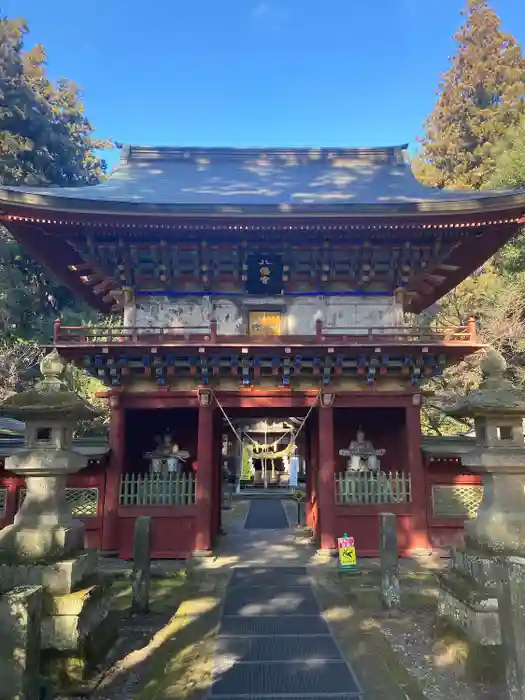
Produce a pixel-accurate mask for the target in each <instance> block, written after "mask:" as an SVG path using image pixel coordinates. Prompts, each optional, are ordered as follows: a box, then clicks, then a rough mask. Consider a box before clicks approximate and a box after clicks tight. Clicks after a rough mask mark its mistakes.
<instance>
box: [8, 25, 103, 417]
mask: <svg viewBox="0 0 525 700" xmlns="http://www.w3.org/2000/svg"><path fill="white" fill-rule="evenodd" d="M27 33H28V27H27V24H26V22H25V21H24V20H22V19H14V20H9V19H7V18H2V17H0V183H3V184H15V185H16V184H26V185H36V186H43V185H67V186H76V185H90V184H95V183H97V182H99V181H100V179H101V178H102V177H103V176H104V173H105V170H106V165H105V162H104V161H103V160H100V159H99V158H98V157H97V155H96V152H97V150H98V149H102V148H106V147H109V146H110V145H111V144H110V141H100V140H97V139H95V138H94V137H93V127H92V125H91V124H90V122H89V121H88V119H87V118H86V116H85V115H84V106H83V104H82V101H81V93H80V90H79V88H78V87H77V86H76V85H75V84H74V83H73V82H71V81H70V80H67V79H66V78H61V79H60V80H58V81H56V82H53V81H51V80H50V79H49V77H48V76H47V74H46V52H45V49H44V48H43V46H41V45H39V44H38V45H36V46H34V47H33V48H31V49H29V50H25V49H24V40H25V39H26V38H27ZM57 317H60V318H61V320H62V322H63V323H64V324H66V325H67V324H71V325H80V324H83V323H97V325H102V324H104V323H105V322H106V320H105V319H104V318H100V316H99V315H98V314H96V313H95V312H93V311H92V310H91V309H89V308H88V307H87V306H86V305H85V304H84V303H83V302H80V301H79V300H78V299H77V298H76V297H75V295H74V294H73V293H72V292H71V291H70V290H69V289H68V288H67V287H65V286H64V285H62V284H61V283H60V282H59V281H58V280H56V279H54V277H53V276H52V275H51V274H50V273H49V272H48V271H47V270H46V268H44V267H43V266H41V265H40V264H39V263H38V262H36V261H35V260H33V259H32V258H31V257H30V256H29V255H27V253H26V252H25V250H24V249H23V248H22V247H21V246H19V245H18V243H17V242H16V241H14V240H13V238H12V237H11V236H10V235H9V233H8V232H7V231H6V230H5V229H4V228H2V227H1V226H0V333H1V338H2V341H1V343H0V398H2V397H5V396H7V395H9V393H12V392H13V391H18V390H19V389H20V388H21V387H22V386H23V385H24V384H25V383H26V382H27V381H31V380H32V379H33V378H34V376H36V375H37V374H38V371H37V369H38V361H39V360H40V357H41V354H42V352H41V351H40V350H39V348H38V343H39V342H44V343H46V342H50V340H51V334H52V325H53V321H54V320H55V319H56V318H57ZM67 381H68V383H69V385H70V386H71V388H73V389H74V390H76V391H78V392H79V393H81V394H82V395H84V396H86V397H88V398H89V399H90V400H92V401H93V402H94V403H98V404H99V407H101V406H100V401H97V400H96V399H95V397H94V395H95V393H96V391H98V390H100V388H101V384H100V382H98V381H97V380H96V379H91V378H89V377H87V376H86V375H84V373H83V372H81V371H80V370H77V369H76V368H74V367H70V368H68V371H67ZM103 420H104V418H102V421H103Z"/></svg>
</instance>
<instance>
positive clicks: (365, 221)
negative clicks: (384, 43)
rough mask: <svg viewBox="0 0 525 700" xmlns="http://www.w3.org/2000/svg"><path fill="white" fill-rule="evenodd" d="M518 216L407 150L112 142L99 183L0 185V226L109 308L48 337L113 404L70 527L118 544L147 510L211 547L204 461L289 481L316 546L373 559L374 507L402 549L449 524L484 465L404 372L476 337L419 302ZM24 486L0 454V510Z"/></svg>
mask: <svg viewBox="0 0 525 700" xmlns="http://www.w3.org/2000/svg"><path fill="white" fill-rule="evenodd" d="M524 214H525V194H524V193H522V192H511V193H497V192H465V191H462V192H455V191H448V190H438V189H432V188H427V187H424V186H423V185H421V184H420V183H419V182H418V181H417V180H416V179H415V178H414V176H413V174H412V171H411V168H410V165H409V163H408V161H407V158H406V147H405V146H400V147H392V148H375V149H342V148H326V149H310V150H309V149H295V148H293V149H292V148H286V149H285V148H283V149H274V148H272V149H233V148H224V149H223V148H149V147H138V146H137V147H136V146H131V147H126V148H124V149H122V151H121V162H120V165H119V167H118V168H116V169H115V170H114V172H113V173H112V174H111V175H110V176H109V177H108V178H107V179H106V180H105V181H104V182H102V183H101V184H98V185H91V186H80V187H47V188H31V187H7V186H3V187H1V188H0V223H1V224H3V225H4V226H5V227H6V228H7V229H8V231H9V232H10V233H11V234H12V235H13V236H14V237H15V238H16V239H17V240H18V241H19V242H20V243H21V244H22V245H23V246H24V247H25V249H26V250H27V251H28V253H30V254H31V255H32V256H33V257H34V258H36V259H37V260H39V261H40V262H41V263H43V264H44V265H45V266H46V267H47V268H48V269H49V270H50V272H51V273H53V274H54V275H55V276H57V277H58V278H59V279H60V280H61V281H62V282H63V283H64V284H65V285H67V286H68V287H69V288H70V289H71V290H73V291H74V292H75V293H76V294H77V295H78V297H79V298H81V299H83V300H84V301H86V302H87V303H88V304H89V305H91V307H93V309H96V310H98V311H100V312H102V313H104V314H107V315H108V317H109V315H112V320H111V323H104V324H103V325H100V326H99V327H95V326H89V327H68V326H65V325H63V324H62V323H61V322H60V320H57V321H56V323H55V327H54V333H53V341H52V345H53V347H54V348H55V349H56V350H57V351H58V352H59V353H60V355H62V356H63V357H64V358H65V359H66V360H68V361H69V362H72V363H74V364H75V365H76V366H78V367H81V368H83V369H84V370H85V371H86V372H88V373H90V374H92V375H93V376H95V377H98V378H99V379H100V380H101V381H102V382H103V383H104V384H105V386H106V392H105V396H106V397H107V400H108V403H109V407H110V421H109V436H108V441H107V443H106V444H105V445H104V444H102V443H103V441H102V443H101V444H100V445H99V446H98V447H97V448H95V447H93V446H92V447H87V446H86V444H84V443H83V444H82V445H80V447H79V449H83V450H84V451H86V450H88V451H89V450H91V452H90V454H91V455H92V458H91V461H90V463H89V466H88V467H87V468H86V469H85V470H84V471H83V472H80V473H79V474H77V475H75V476H74V480H73V481H72V482H71V483H69V484H68V493H69V494H70V495H69V497H70V500H71V502H72V506H73V512H74V514H76V515H78V516H79V517H83V518H84V519H85V523H86V532H87V536H88V540H89V544H90V546H94V547H97V548H99V549H100V550H101V551H102V552H104V553H108V554H109V553H117V554H118V555H120V556H121V557H130V556H131V553H132V533H133V526H134V520H135V518H136V517H137V516H138V515H151V516H152V519H153V523H152V556H154V557H186V556H188V555H190V554H192V553H195V554H196V553H206V552H208V551H210V549H211V548H212V547H213V543H214V539H215V537H216V536H217V535H218V533H219V531H220V526H221V523H220V518H221V490H222V485H223V481H224V478H223V477H224V474H225V467H228V469H229V473H230V480H231V482H232V485H233V488H234V489H235V490H237V491H239V490H241V491H242V489H244V488H246V489H247V492H251V491H253V490H255V489H257V488H279V489H282V490H283V493H286V492H287V491H290V490H293V489H295V488H297V487H300V488H304V490H305V492H306V504H307V516H306V517H307V522H308V525H309V526H310V527H311V528H312V529H313V531H314V533H315V535H316V537H317V541H318V546H319V548H320V549H323V550H333V549H334V548H335V547H336V540H337V537H340V536H342V535H343V533H345V532H347V533H349V534H351V535H353V536H354V538H355V541H356V547H357V552H358V555H360V556H373V555H376V554H377V551H378V545H379V523H378V514H379V513H380V512H381V511H384V510H385V509H386V510H388V511H390V512H394V513H396V514H397V516H398V518H397V520H398V526H399V541H400V548H401V553H402V554H410V553H414V552H416V551H430V550H432V549H433V548H436V547H444V546H447V545H448V544H450V543H451V542H453V541H454V540H455V538H457V537H458V533H460V532H461V529H462V526H463V521H464V519H465V517H468V515H469V513H468V512H466V511H467V510H468V508H467V506H465V507H464V508H463V510H461V507H460V506H461V504H460V506H458V508H457V509H456V510H454V508H453V505H454V498H456V497H455V496H454V493H457V489H458V488H460V489H464V490H465V489H477V491H470V492H469V494H470V495H469V498H470V496H472V498H473V499H474V500H475V499H476V498H477V496H476V494H478V495H479V490H480V488H481V486H480V484H481V482H480V480H479V477H477V476H476V475H472V474H470V473H468V472H467V471H466V470H464V469H463V467H462V465H461V451H462V450H464V449H466V447H465V444H466V441H468V440H469V439H468V438H458V439H457V440H456V439H454V438H450V439H448V440H447V439H443V440H440V439H439V438H424V437H422V434H421V426H420V412H421V388H420V385H421V383H422V382H423V381H424V380H426V379H428V378H430V377H432V376H436V375H439V374H441V373H442V372H443V370H444V369H445V368H446V367H447V366H450V365H452V364H454V363H457V362H458V361H460V360H461V359H462V358H464V357H465V356H467V355H469V354H470V353H474V352H476V351H478V350H479V349H480V348H481V347H482V345H481V343H480V342H479V340H478V338H477V334H476V323H475V321H474V320H473V319H464V320H463V321H464V322H463V325H462V326H461V327H457V328H437V327H435V325H434V324H433V323H431V321H430V320H429V319H430V318H431V314H428V313H427V314H424V315H421V314H422V312H424V311H425V310H428V309H429V308H430V307H432V306H433V305H434V304H436V302H438V300H439V299H440V297H442V296H443V295H444V294H445V293H446V292H448V291H450V290H451V289H453V288H454V286H456V285H457V284H458V283H459V282H460V281H461V280H463V279H464V278H465V277H466V276H468V275H469V274H471V273H472V272H474V271H475V270H476V269H478V268H479V267H480V266H481V265H482V264H483V263H484V262H485V261H486V260H487V259H488V258H489V257H490V256H491V255H493V254H494V253H495V252H496V251H497V250H498V249H499V248H500V247H501V246H502V245H503V244H504V243H505V242H507V241H508V240H509V239H510V238H511V237H512V236H513V235H514V234H515V233H516V232H517V231H518V229H519V227H520V225H522V224H523V222H524V221H525V219H524ZM43 341H44V342H46V341H45V339H43ZM0 442H1V440H0ZM79 444H80V443H79ZM0 447H1V445H0ZM86 453H87V452H86ZM303 482H304V486H303ZM454 488H455V489H456V492H454V491H450V489H454ZM21 489H23V484H22V483H20V482H19V481H18V480H17V478H16V477H12V475H9V474H8V473H7V472H5V471H3V470H2V469H0V494H1V493H2V492H3V501H2V500H0V506H2V503H3V510H2V507H0V526H1V525H4V524H7V523H8V522H10V521H12V518H13V517H14V514H15V513H16V510H17V508H18V504H19V497H18V495H17V494H18V492H19V491H20V490H21ZM447 489H449V491H447ZM465 493H466V491H465ZM241 496H242V494H241ZM447 499H448V500H447ZM451 499H452V500H451ZM457 500H458V499H457V498H456V501H457ZM460 500H461V499H460ZM463 500H464V502H466V501H468V498H467V499H466V501H465V499H463ZM451 504H452V505H451ZM463 505H465V503H464V504H463ZM447 509H448V510H447Z"/></svg>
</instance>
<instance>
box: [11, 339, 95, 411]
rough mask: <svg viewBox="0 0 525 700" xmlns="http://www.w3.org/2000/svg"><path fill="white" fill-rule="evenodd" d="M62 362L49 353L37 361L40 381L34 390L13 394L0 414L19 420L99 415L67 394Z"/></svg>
mask: <svg viewBox="0 0 525 700" xmlns="http://www.w3.org/2000/svg"><path fill="white" fill-rule="evenodd" d="M64 369H65V362H64V360H63V359H62V358H61V357H60V355H59V354H58V353H57V351H56V350H53V352H51V353H50V354H49V355H46V356H45V357H44V358H43V359H42V361H41V362H40V372H41V373H42V377H43V379H41V380H40V381H39V382H38V383H37V384H36V385H35V386H34V387H31V388H30V389H26V390H25V391H22V392H20V393H19V394H13V396H10V397H9V398H8V399H6V400H5V401H4V402H3V403H2V405H1V406H0V413H2V414H3V415H9V416H10V417H11V418H16V419H18V420H22V421H31V422H33V423H34V422H35V421H36V422H39V421H41V420H42V419H44V420H47V421H53V422H56V421H60V420H65V421H79V420H89V419H91V418H94V417H95V416H97V415H98V414H99V411H97V409H95V408H93V407H92V406H90V405H89V404H88V403H87V401H85V400H84V399H82V398H81V397H80V396H78V395H77V394H75V393H74V392H73V391H71V390H70V389H69V388H68V387H67V386H66V384H65V383H64V381H63V380H62V379H61V377H62V375H63V373H64Z"/></svg>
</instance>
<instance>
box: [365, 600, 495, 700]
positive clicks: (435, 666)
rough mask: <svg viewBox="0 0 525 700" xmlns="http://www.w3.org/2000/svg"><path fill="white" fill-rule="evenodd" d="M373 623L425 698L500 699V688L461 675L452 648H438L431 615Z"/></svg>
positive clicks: (415, 614) (415, 615)
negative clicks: (416, 682)
mask: <svg viewBox="0 0 525 700" xmlns="http://www.w3.org/2000/svg"><path fill="white" fill-rule="evenodd" d="M377 624H378V625H379V627H380V629H381V630H382V632H383V634H384V635H385V637H386V638H387V640H388V641H389V643H390V646H391V648H392V650H393V651H394V653H395V654H396V656H397V657H398V659H399V660H400V662H401V663H402V664H403V665H404V666H405V668H406V669H407V671H408V672H409V673H410V674H411V675H412V676H413V677H414V678H416V679H417V681H418V683H419V686H420V688H421V690H422V692H423V694H424V695H425V696H426V698H427V699H428V700H443V699H444V698H461V700H501V698H503V697H505V693H504V688H503V687H501V686H500V685H499V686H496V685H492V686H491V685H488V684H484V683H476V682H473V681H471V680H470V679H467V678H465V675H464V673H463V669H462V667H461V665H460V664H459V663H458V662H457V660H456V659H455V658H454V653H453V650H449V652H448V653H447V651H446V650H444V649H439V648H438V647H437V646H436V643H435V641H434V639H433V637H434V635H433V616H432V615H429V614H428V613H414V614H412V615H403V617H400V618H386V617H384V618H378V619H377Z"/></svg>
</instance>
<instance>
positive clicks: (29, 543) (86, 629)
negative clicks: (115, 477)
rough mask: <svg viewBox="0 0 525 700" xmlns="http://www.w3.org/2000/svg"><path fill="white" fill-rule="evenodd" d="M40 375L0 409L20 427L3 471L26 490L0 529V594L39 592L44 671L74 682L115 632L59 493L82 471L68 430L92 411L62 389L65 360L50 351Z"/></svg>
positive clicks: (93, 562) (99, 581) (92, 560)
mask: <svg viewBox="0 0 525 700" xmlns="http://www.w3.org/2000/svg"><path fill="white" fill-rule="evenodd" d="M40 370H41V372H42V375H43V379H42V380H41V381H40V382H39V383H38V384H37V385H36V386H35V387H34V388H31V389H28V390H27V391H22V392H21V393H19V394H15V395H13V396H11V397H9V398H8V399H7V400H6V401H5V402H4V403H3V404H2V405H1V406H0V412H2V413H5V414H7V415H9V416H12V417H14V418H17V419H19V420H22V421H24V422H25V424H26V429H25V444H24V446H23V447H22V448H21V449H20V450H18V451H17V452H15V453H14V454H13V455H11V456H10V457H8V459H7V460H6V468H7V469H9V470H10V471H12V472H14V473H15V474H18V475H20V476H24V477H25V481H26V490H27V493H26V497H25V499H24V501H23V504H22V506H21V508H20V510H19V512H18V513H17V515H16V516H15V519H14V523H13V524H12V525H9V526H7V527H5V528H3V529H2V530H0V594H2V593H5V592H7V591H9V590H11V589H13V588H16V587H18V586H28V585H29V586H42V587H43V592H44V593H43V594H44V605H43V610H44V615H43V617H42V626H41V648H42V649H43V650H45V651H46V656H45V658H46V664H47V666H46V669H45V672H46V674H47V675H49V676H50V677H55V678H61V679H64V680H65V679H75V680H79V676H83V675H84V674H85V673H87V671H88V669H89V668H90V667H91V665H92V664H93V663H96V662H97V660H100V659H101V658H102V657H103V656H104V654H105V653H106V651H107V650H108V648H109V646H110V645H111V644H112V643H113V641H114V639H115V634H116V628H115V624H114V620H113V619H112V618H111V616H109V614H108V612H109V605H108V600H107V596H106V586H105V582H104V579H103V578H102V577H101V575H100V572H99V571H98V556H97V552H95V551H93V550H87V549H85V548H84V524H83V522H82V521H81V520H78V519H75V518H73V516H72V515H71V510H70V508H69V504H68V503H67V500H66V489H65V486H66V480H67V477H68V475H69V474H74V473H76V472H78V471H80V470H81V469H83V468H84V467H85V466H86V465H87V459H86V458H85V457H83V456H82V455H81V454H79V453H77V452H75V451H74V450H73V449H72V446H73V445H72V442H73V431H74V428H75V426H76V425H77V423H78V421H80V420H85V419H89V418H93V417H94V416H95V415H96V411H95V410H94V409H93V408H91V407H90V406H89V404H88V403H87V402H85V401H84V400H83V399H81V398H80V397H79V396H77V395H76V394H75V393H73V392H72V391H70V390H69V389H68V388H67V386H66V385H65V384H64V382H63V381H62V379H61V376H62V374H63V372H64V362H63V361H62V359H61V358H60V356H59V355H58V353H57V352H56V351H53V352H52V353H51V354H49V355H47V357H45V358H44V359H43V360H42V362H41V363H40ZM0 624H1V618H0ZM0 646H1V645H0ZM0 657H1V655H0ZM0 661H1V658H0ZM0 695H1V693H0Z"/></svg>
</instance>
